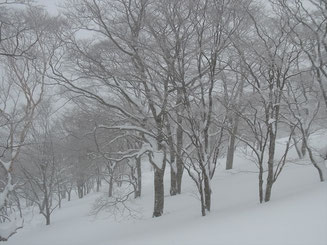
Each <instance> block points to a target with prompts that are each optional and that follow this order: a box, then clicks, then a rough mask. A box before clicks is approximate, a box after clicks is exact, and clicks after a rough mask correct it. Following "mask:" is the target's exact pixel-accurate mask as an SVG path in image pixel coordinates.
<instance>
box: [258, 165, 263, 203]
mask: <svg viewBox="0 0 327 245" xmlns="http://www.w3.org/2000/svg"><path fill="white" fill-rule="evenodd" d="M259 200H260V203H262V202H263V167H262V159H261V160H260V163H259Z"/></svg>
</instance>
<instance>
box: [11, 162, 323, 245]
mask: <svg viewBox="0 0 327 245" xmlns="http://www.w3.org/2000/svg"><path fill="white" fill-rule="evenodd" d="M236 159H237V164H236V166H235V168H234V169H233V170H232V171H224V170H223V166H218V169H217V172H216V175H215V177H214V178H213V181H212V188H213V203H212V209H213V210H212V212H211V213H210V214H209V215H208V216H206V217H201V214H200V203H199V200H198V199H197V198H198V197H197V191H196V187H195V185H194V184H193V182H192V181H191V180H190V178H189V177H188V176H187V175H184V181H183V194H182V195H178V196H174V197H170V196H169V194H168V193H169V181H170V180H169V169H167V170H166V171H167V173H166V177H165V191H166V198H165V212H164V215H163V216H162V217H160V218H151V212H152V204H153V187H152V182H153V172H150V171H149V172H146V173H144V174H143V177H144V181H143V184H144V190H143V197H142V198H141V199H139V200H136V201H134V202H133V205H134V206H135V207H136V208H137V209H138V211H139V215H138V216H139V218H137V219H132V218H131V219H123V220H118V221H117V220H115V219H114V218H113V217H109V215H108V214H107V213H101V214H99V215H98V216H96V217H94V216H91V215H89V213H90V209H91V206H92V204H93V202H94V201H95V200H96V198H98V197H99V195H101V194H99V193H97V194H96V193H95V194H91V195H88V196H86V197H85V198H83V199H74V200H72V201H71V202H64V203H63V208H61V209H60V210H56V211H55V212H54V214H53V216H52V224H51V225H50V226H45V225H44V221H43V219H42V217H41V216H39V215H38V214H34V217H33V218H31V219H29V220H26V221H25V227H24V229H23V230H20V231H19V232H18V234H16V235H15V236H13V237H12V238H11V239H10V240H9V241H8V242H7V243H6V244H7V245H20V244H24V245H74V244H76V245H90V244H97V245H110V244H114V245H119V244H124V245H125V244H131V245H132V244H133V245H134V244H142V245H143V244H151V245H152V244H155V245H156V244H158V245H160V244H163V245H166V244H228V245H233V244H235V245H236V244H243V245H247V244H249V245H250V244H251V245H253V244H261V245H266V244H267V245H268V244H272V245H278V244H283V245H288V244H289V245H291V244H292V245H293V244H297V245H301V244H303V245H307V244H315V245H325V244H326V243H327V205H326V204H327V183H320V182H319V180H318V176H317V173H316V170H315V169H314V168H313V167H312V166H310V165H297V164H291V165H288V166H287V167H286V169H285V171H284V172H282V174H281V176H280V179H279V180H278V181H277V182H276V184H275V186H274V189H273V196H272V201H271V202H270V203H266V204H259V203H258V197H257V173H252V171H245V170H246V169H248V170H251V168H252V166H250V165H249V162H248V161H246V160H245V161H244V160H242V158H241V157H240V156H238V157H236ZM252 165H253V164H252ZM103 191H106V190H103Z"/></svg>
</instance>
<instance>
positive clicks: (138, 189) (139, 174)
mask: <svg viewBox="0 0 327 245" xmlns="http://www.w3.org/2000/svg"><path fill="white" fill-rule="evenodd" d="M136 173H137V186H136V193H135V198H137V197H140V196H141V194H142V167H141V158H140V157H138V158H136Z"/></svg>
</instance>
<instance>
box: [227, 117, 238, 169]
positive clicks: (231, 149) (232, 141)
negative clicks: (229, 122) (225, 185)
mask: <svg viewBox="0 0 327 245" xmlns="http://www.w3.org/2000/svg"><path fill="white" fill-rule="evenodd" d="M238 121H239V117H238V116H237V115H235V118H234V124H233V129H232V133H231V134H230V136H229V145H228V150H227V159H226V170H229V169H232V168H233V162H234V153H235V140H236V134H237V129H238Z"/></svg>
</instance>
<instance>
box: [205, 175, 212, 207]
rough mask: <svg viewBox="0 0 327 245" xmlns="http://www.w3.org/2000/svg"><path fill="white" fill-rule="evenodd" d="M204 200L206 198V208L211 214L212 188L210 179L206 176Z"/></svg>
mask: <svg viewBox="0 0 327 245" xmlns="http://www.w3.org/2000/svg"><path fill="white" fill-rule="evenodd" d="M203 179H204V198H205V208H206V210H207V211H209V212H210V209H211V188H210V178H209V176H207V175H206V174H204V178H203Z"/></svg>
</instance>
